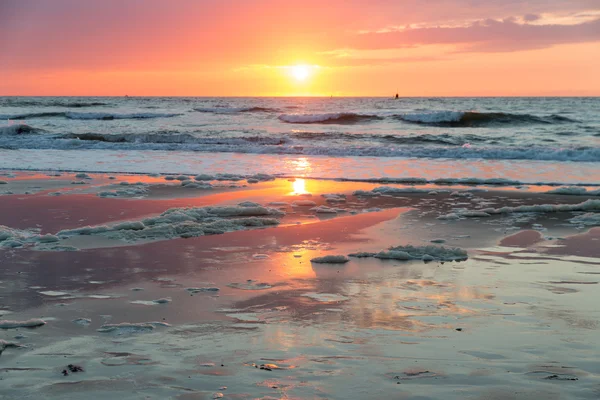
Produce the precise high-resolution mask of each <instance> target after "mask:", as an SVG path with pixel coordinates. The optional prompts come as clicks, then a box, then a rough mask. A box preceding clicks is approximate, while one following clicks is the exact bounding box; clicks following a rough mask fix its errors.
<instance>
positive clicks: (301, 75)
mask: <svg viewBox="0 0 600 400" xmlns="http://www.w3.org/2000/svg"><path fill="white" fill-rule="evenodd" d="M291 72H292V76H293V77H294V78H295V79H296V80H297V81H300V82H302V81H305V80H306V79H308V77H309V76H310V67H309V66H308V65H294V66H293V67H292V68H291Z"/></svg>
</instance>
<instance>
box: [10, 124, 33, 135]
mask: <svg viewBox="0 0 600 400" xmlns="http://www.w3.org/2000/svg"><path fill="white" fill-rule="evenodd" d="M38 132H41V129H37V128H34V127H31V126H29V125H25V124H15V125H9V126H2V127H0V136H16V135H27V134H32V133H38Z"/></svg>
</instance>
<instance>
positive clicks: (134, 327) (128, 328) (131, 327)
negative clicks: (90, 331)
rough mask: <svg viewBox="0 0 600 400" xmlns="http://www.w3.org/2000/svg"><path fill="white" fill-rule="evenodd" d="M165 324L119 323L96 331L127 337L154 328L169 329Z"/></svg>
mask: <svg viewBox="0 0 600 400" xmlns="http://www.w3.org/2000/svg"><path fill="white" fill-rule="evenodd" d="M169 326H171V325H169V324H167V323H166V322H140V323H132V322H121V323H120V324H104V325H102V326H101V327H100V328H98V329H97V331H98V332H102V333H114V334H117V335H127V334H134V333H144V332H151V331H153V330H154V328H155V327H169Z"/></svg>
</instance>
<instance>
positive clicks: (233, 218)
mask: <svg viewBox="0 0 600 400" xmlns="http://www.w3.org/2000/svg"><path fill="white" fill-rule="evenodd" d="M284 215H285V213H284V212H283V211H280V210H277V209H274V208H267V207H262V206H256V205H247V206H245V207H241V206H236V207H233V206H231V207H197V208H171V209H169V210H167V211H165V212H163V213H162V214H160V215H159V216H156V217H150V218H145V219H143V220H141V221H125V222H121V223H118V224H115V225H111V226H106V225H99V226H86V227H82V228H76V229H67V230H62V231H60V232H58V233H57V236H59V237H69V236H80V235H99V236H104V237H108V238H111V239H117V240H123V241H128V242H136V241H140V240H144V241H153V240H166V239H173V238H179V237H181V238H189V237H195V236H204V235H211V234H222V233H225V232H231V231H237V230H242V229H249V228H256V227H266V226H274V225H278V224H279V220H278V219H277V218H278V217H282V216H284ZM260 217H275V218H260Z"/></svg>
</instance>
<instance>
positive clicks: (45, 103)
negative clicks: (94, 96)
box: [0, 98, 109, 108]
mask: <svg viewBox="0 0 600 400" xmlns="http://www.w3.org/2000/svg"><path fill="white" fill-rule="evenodd" d="M108 105H109V103H105V102H100V101H60V100H47V99H43V100H30V99H27V100H26V99H20V98H4V99H0V106H2V107H64V108H85V107H102V106H108Z"/></svg>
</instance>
